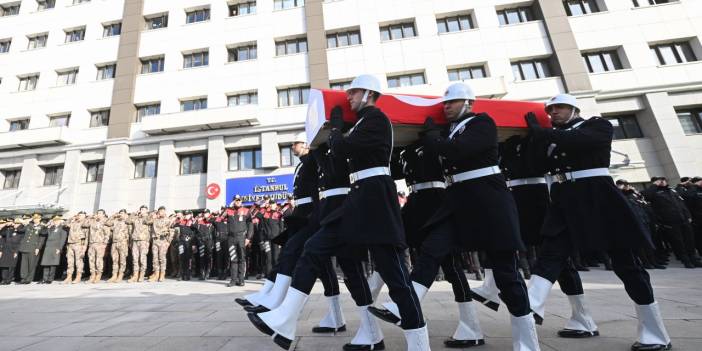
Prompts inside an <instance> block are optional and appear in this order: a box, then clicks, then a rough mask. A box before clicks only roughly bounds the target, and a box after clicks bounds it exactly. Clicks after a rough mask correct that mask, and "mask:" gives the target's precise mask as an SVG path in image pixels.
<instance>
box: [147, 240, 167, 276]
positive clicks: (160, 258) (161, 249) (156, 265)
mask: <svg viewBox="0 0 702 351" xmlns="http://www.w3.org/2000/svg"><path fill="white" fill-rule="evenodd" d="M168 246H170V243H169V242H168V240H161V239H154V241H153V243H152V244H151V256H152V257H151V264H152V266H153V269H154V273H156V272H164V273H165V272H166V261H167V259H166V257H167V256H168Z"/></svg>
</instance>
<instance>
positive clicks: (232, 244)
mask: <svg viewBox="0 0 702 351" xmlns="http://www.w3.org/2000/svg"><path fill="white" fill-rule="evenodd" d="M222 217H223V218H224V219H226V224H227V244H226V245H225V248H226V249H225V250H224V251H225V253H227V257H228V258H229V259H228V262H229V270H230V276H231V280H230V281H229V284H228V285H227V286H230V287H231V286H244V280H245V279H246V247H248V246H249V245H250V244H251V238H252V237H253V222H252V221H251V210H250V209H249V208H248V207H244V206H243V204H242V200H241V196H240V195H236V196H234V199H233V201H232V205H231V206H230V207H229V208H227V209H226V210H225V211H224V212H223V213H222Z"/></svg>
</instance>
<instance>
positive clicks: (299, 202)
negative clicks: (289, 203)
mask: <svg viewBox="0 0 702 351" xmlns="http://www.w3.org/2000/svg"><path fill="white" fill-rule="evenodd" d="M294 201H295V206H300V205H305V204H311V203H312V197H310V196H308V197H303V198H301V199H295V200H294Z"/></svg>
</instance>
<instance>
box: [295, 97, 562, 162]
mask: <svg viewBox="0 0 702 351" xmlns="http://www.w3.org/2000/svg"><path fill="white" fill-rule="evenodd" d="M337 105H338V106H341V108H342V110H343V111H344V120H345V121H346V122H349V123H355V122H356V115H355V113H353V112H352V111H351V106H350V105H349V103H348V101H347V100H346V93H345V92H343V91H339V90H325V89H323V90H318V89H312V90H310V95H309V100H308V109H307V120H306V122H305V132H306V134H307V142H308V145H310V147H311V148H313V149H314V148H316V147H317V146H318V145H320V144H322V143H324V142H326V141H327V138H328V137H329V126H328V123H326V122H327V121H328V120H329V116H330V113H331V110H332V109H333V108H334V107H335V106H337ZM376 105H377V106H378V108H380V109H381V110H382V111H383V112H384V113H385V114H386V115H387V116H388V118H389V119H390V121H391V122H392V125H393V130H394V132H395V146H405V145H408V144H411V143H412V142H414V141H416V140H417V139H418V137H419V132H421V131H422V129H423V128H422V125H423V124H424V120H425V119H426V118H427V116H431V117H433V118H434V121H435V122H436V123H437V124H446V123H447V121H446V118H445V117H444V111H443V104H442V103H441V98H440V97H436V96H418V95H404V94H385V95H381V97H380V99H378V102H377V104H376ZM473 112H475V113H480V112H485V113H487V114H489V115H490V117H492V118H493V119H494V120H495V123H496V124H497V130H498V137H499V139H500V140H505V139H507V138H509V137H510V136H512V135H516V134H526V133H527V129H526V127H527V126H526V122H525V121H524V115H525V114H526V113H527V112H534V113H535V114H536V116H537V119H538V120H539V123H540V124H541V125H542V126H544V127H549V126H550V125H551V122H550V120H549V118H548V116H547V115H546V112H545V111H544V105H543V104H542V103H539V102H528V101H508V100H492V99H477V100H476V101H475V103H474V104H473Z"/></svg>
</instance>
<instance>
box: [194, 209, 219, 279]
mask: <svg viewBox="0 0 702 351" xmlns="http://www.w3.org/2000/svg"><path fill="white" fill-rule="evenodd" d="M195 236H196V238H197V251H198V254H199V255H198V257H199V258H200V260H199V262H198V263H199V264H198V268H200V280H206V279H209V278H210V270H211V269H212V251H213V249H214V227H213V226H212V223H210V222H209V220H208V219H206V218H201V219H199V220H198V221H197V224H196V231H195Z"/></svg>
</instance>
